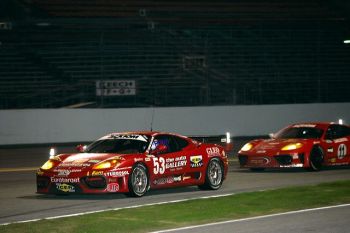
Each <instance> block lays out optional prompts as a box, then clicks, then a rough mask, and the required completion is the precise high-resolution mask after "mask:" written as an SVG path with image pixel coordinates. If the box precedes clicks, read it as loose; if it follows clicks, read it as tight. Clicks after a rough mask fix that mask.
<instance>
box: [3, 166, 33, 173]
mask: <svg viewBox="0 0 350 233" xmlns="http://www.w3.org/2000/svg"><path fill="white" fill-rule="evenodd" d="M38 168H39V167H13V168H0V173H1V172H23V171H36V170H38Z"/></svg>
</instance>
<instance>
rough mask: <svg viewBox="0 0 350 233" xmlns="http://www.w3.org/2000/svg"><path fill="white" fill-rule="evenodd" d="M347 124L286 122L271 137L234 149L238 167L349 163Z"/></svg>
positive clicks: (310, 167) (349, 130)
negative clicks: (236, 151)
mask: <svg viewBox="0 0 350 233" xmlns="http://www.w3.org/2000/svg"><path fill="white" fill-rule="evenodd" d="M349 148H350V127H349V126H346V125H340V124H335V123H301V124H294V125H290V126H288V127H286V128H284V129H282V130H280V131H279V132H278V133H277V134H275V135H273V137H272V138H271V139H258V140H253V141H250V142H249V143H247V144H245V145H244V146H243V147H242V148H241V150H240V151H239V152H238V158H239V163H240V165H241V167H245V168H250V169H251V170H256V171H258V170H264V169H265V168H290V167H303V168H306V169H307V170H311V171H317V170H320V169H321V168H322V166H335V165H349V164H350V152H349Z"/></svg>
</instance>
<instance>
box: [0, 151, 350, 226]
mask: <svg viewBox="0 0 350 233" xmlns="http://www.w3.org/2000/svg"><path fill="white" fill-rule="evenodd" d="M73 150H74V148H73V147H60V148H59V152H62V153H63V152H68V151H73ZM48 151H49V147H47V146H36V147H21V148H5V149H4V148H1V149H0V187H1V188H0V205H1V208H0V224H1V223H9V222H15V221H24V220H31V219H42V218H47V217H54V216H60V215H69V214H74V213H82V212H88V211H98V210H103V209H111V208H120V207H128V206H134V205H143V204H147V203H158V202H167V201H174V200H180V199H189V198H191V199H192V198H198V197H205V196H213V195H224V194H232V193H241V192H248V191H257V190H265V189H273V188H280V187H286V186H299V185H307V184H317V183H321V182H327V181H336V180H349V179H350V168H349V167H341V168H327V169H324V170H323V171H321V172H307V171H304V170H303V169H299V168H297V169H288V170H267V171H265V172H250V171H249V170H246V169H240V168H239V167H238V163H237V162H235V161H233V162H232V161H231V162H230V167H229V174H228V177H227V179H226V180H225V181H224V184H223V186H222V188H221V189H219V190H217V191H201V190H199V189H198V188H197V187H185V188H174V189H166V190H150V191H149V192H148V193H147V194H146V195H145V196H144V197H142V198H129V197H126V196H125V195H123V194H106V195H71V196H56V195H40V194H36V193H35V192H36V183H35V168H38V167H40V166H41V165H42V164H43V163H44V162H45V161H46V160H47V159H48ZM9 168H10V169H9ZM347 216H348V215H347Z"/></svg>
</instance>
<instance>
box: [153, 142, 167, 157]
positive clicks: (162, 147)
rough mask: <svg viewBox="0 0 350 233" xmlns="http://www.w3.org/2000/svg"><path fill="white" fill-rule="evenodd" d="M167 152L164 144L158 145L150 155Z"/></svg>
mask: <svg viewBox="0 0 350 233" xmlns="http://www.w3.org/2000/svg"><path fill="white" fill-rule="evenodd" d="M167 151H168V147H167V146H166V145H164V144H159V145H158V146H157V147H156V148H155V149H154V150H153V151H152V154H155V155H159V154H163V153H166V152H167Z"/></svg>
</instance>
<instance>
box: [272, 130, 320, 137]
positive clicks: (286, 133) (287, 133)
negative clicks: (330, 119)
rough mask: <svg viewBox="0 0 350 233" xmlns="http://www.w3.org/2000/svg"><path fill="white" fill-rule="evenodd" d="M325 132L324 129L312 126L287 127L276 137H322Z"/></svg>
mask: <svg viewBox="0 0 350 233" xmlns="http://www.w3.org/2000/svg"><path fill="white" fill-rule="evenodd" d="M322 134H323V130H322V129H319V128H311V127H290V128H286V129H284V130H282V131H280V132H278V133H277V134H276V135H274V137H275V138H279V139H291V138H302V139H305V138H315V139H317V138H321V136H322Z"/></svg>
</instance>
